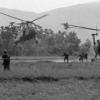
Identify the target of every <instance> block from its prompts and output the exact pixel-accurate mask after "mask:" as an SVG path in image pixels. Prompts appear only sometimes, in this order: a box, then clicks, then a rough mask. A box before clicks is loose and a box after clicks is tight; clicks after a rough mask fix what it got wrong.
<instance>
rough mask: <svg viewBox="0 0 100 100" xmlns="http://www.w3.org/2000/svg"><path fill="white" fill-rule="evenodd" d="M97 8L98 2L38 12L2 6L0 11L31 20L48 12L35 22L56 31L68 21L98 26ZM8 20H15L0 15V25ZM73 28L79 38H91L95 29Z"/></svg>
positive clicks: (98, 6) (99, 5) (98, 13)
mask: <svg viewBox="0 0 100 100" xmlns="http://www.w3.org/2000/svg"><path fill="white" fill-rule="evenodd" d="M99 9H100V2H96V3H87V4H81V5H75V6H71V7H64V8H59V9H55V10H52V11H48V12H44V13H40V14H37V13H33V12H22V11H17V10H8V9H3V8H2V9H0V11H3V12H5V13H7V14H10V15H14V16H16V17H20V18H23V19H27V20H32V19H34V18H36V17H38V16H40V15H43V14H49V16H48V17H45V18H43V19H41V20H39V21H36V23H37V24H39V25H41V26H43V28H52V29H53V30H54V31H55V32H57V31H58V30H64V28H63V26H62V25H61V24H62V23H64V22H68V23H69V24H74V25H81V26H86V27H93V28H95V27H96V25H97V26H98V28H100V10H99ZM10 21H15V20H14V19H11V18H8V17H5V16H3V15H0V25H3V24H6V23H8V22H10ZM73 30H74V31H76V32H77V33H78V36H79V38H81V39H82V40H84V39H86V38H91V35H90V34H91V33H95V31H88V30H79V29H73ZM88 33H89V34H88Z"/></svg>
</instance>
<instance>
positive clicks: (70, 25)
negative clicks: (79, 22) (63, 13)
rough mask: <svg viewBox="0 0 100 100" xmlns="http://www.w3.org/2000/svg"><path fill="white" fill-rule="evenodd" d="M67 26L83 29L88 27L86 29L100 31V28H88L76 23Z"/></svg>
mask: <svg viewBox="0 0 100 100" xmlns="http://www.w3.org/2000/svg"><path fill="white" fill-rule="evenodd" d="M69 26H71V27H77V28H83V29H88V30H94V31H100V29H97V28H89V27H83V26H76V25H69Z"/></svg>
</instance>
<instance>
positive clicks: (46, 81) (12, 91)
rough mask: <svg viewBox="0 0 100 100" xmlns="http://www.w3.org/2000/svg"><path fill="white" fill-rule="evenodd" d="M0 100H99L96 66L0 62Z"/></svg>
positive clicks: (98, 67) (99, 65)
mask: <svg viewBox="0 0 100 100" xmlns="http://www.w3.org/2000/svg"><path fill="white" fill-rule="evenodd" d="M0 100H100V63H88V62H87V63H69V64H67V63H66V64H65V63H54V62H49V61H47V62H41V61H40V62H33V63H32V62H26V63H25V62H12V63H11V71H5V72H4V71H3V67H2V64H1V63H0Z"/></svg>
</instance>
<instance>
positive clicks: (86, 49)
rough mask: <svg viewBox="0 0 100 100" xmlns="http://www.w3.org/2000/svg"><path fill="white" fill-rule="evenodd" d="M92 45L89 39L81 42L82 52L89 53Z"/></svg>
mask: <svg viewBox="0 0 100 100" xmlns="http://www.w3.org/2000/svg"><path fill="white" fill-rule="evenodd" d="M91 46H92V44H91V41H90V40H89V39H87V40H86V41H85V42H84V43H83V44H81V46H80V53H81V54H82V53H84V54H89V53H90V48H91Z"/></svg>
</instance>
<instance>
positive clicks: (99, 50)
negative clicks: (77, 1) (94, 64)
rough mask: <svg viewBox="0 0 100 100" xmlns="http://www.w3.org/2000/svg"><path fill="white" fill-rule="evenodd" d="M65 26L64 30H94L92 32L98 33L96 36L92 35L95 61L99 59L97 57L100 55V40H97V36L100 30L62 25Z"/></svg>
mask: <svg viewBox="0 0 100 100" xmlns="http://www.w3.org/2000/svg"><path fill="white" fill-rule="evenodd" d="M62 25H63V26H64V28H65V29H66V30H67V29H69V28H79V29H86V30H92V31H96V33H95V34H92V39H93V49H94V52H95V56H94V59H97V56H98V55H100V40H97V42H96V40H95V36H97V35H98V31H100V29H97V27H96V28H90V27H84V26H77V25H70V24H68V23H63V24H62Z"/></svg>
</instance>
